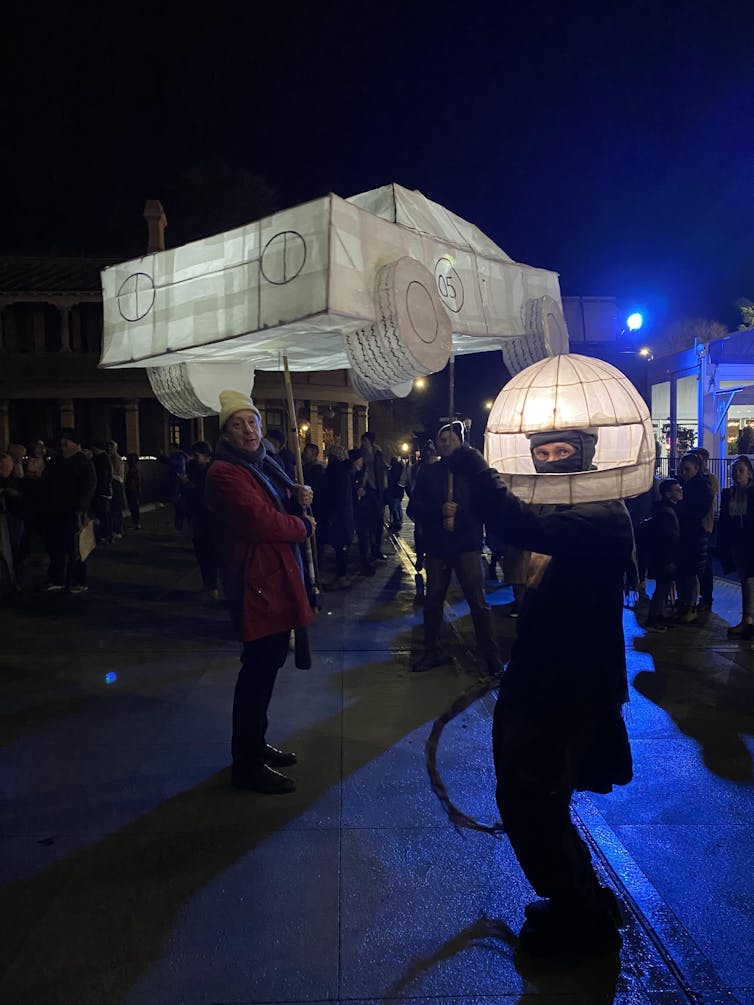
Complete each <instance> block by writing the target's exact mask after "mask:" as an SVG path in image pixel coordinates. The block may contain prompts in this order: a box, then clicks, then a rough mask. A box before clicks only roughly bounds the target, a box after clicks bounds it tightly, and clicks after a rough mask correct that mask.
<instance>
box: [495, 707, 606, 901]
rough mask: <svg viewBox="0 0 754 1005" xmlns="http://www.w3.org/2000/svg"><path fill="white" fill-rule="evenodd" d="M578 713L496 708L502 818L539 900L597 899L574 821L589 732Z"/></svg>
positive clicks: (595, 884)
mask: <svg viewBox="0 0 754 1005" xmlns="http://www.w3.org/2000/svg"><path fill="white" fill-rule="evenodd" d="M575 719H577V717H576V716H574V717H572V716H570V714H569V711H568V710H566V711H561V710H558V711H557V712H555V711H550V712H549V713H544V714H543V713H541V712H537V711H533V710H529V709H522V708H521V707H511V706H510V704H509V703H507V702H506V699H505V697H503V696H501V697H500V698H499V699H498V702H497V705H496V706H495V716H494V721H493V727H492V748H493V753H494V757H495V773H496V775H497V790H496V799H497V805H498V808H499V810H500V817H501V819H502V821H503V825H504V826H505V830H506V833H507V835H508V838H509V840H510V843H511V846H512V848H513V851H514V852H515V855H516V858H517V859H518V861H519V863H520V865H521V868H522V869H523V871H524V875H525V876H526V878H527V879H528V880H529V882H530V883H531V885H532V887H533V888H534V890H535V892H536V893H537V894H538V895H539V896H540V897H549V898H552V899H554V900H558V901H561V902H564V903H569V904H580V905H587V904H589V903H590V902H592V901H593V899H594V896H595V894H596V892H597V890H598V889H599V882H598V880H597V876H596V874H595V872H594V868H593V867H592V861H591V856H590V854H589V851H588V849H587V847H586V845H585V844H584V842H583V841H582V840H581V838H580V837H579V834H578V831H577V830H576V827H575V826H574V824H573V820H572V819H571V811H570V803H571V797H572V796H573V792H574V789H575V784H574V783H575V773H576V772H577V771H578V765H579V756H580V753H581V743H580V735H581V734H582V733H583V730H582V729H581V724H580V723H579V722H578V721H575Z"/></svg>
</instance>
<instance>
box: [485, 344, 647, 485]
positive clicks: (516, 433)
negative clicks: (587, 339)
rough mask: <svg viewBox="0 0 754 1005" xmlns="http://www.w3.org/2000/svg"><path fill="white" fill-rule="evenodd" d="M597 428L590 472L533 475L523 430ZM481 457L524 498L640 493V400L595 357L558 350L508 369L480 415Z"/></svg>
mask: <svg viewBox="0 0 754 1005" xmlns="http://www.w3.org/2000/svg"><path fill="white" fill-rule="evenodd" d="M549 429H582V430H589V431H590V432H594V433H596V434H597V448H596V451H595V455H594V464H595V466H596V468H597V470H596V471H580V472H577V473H572V474H556V475H539V474H537V473H536V471H535V469H534V463H533V461H532V458H531V451H530V449H529V448H530V443H529V440H528V438H527V436H526V434H527V433H536V432H544V431H546V430H549ZM484 451H485V456H486V458H487V461H488V463H489V464H490V465H491V466H492V467H494V468H496V469H497V470H498V471H499V472H500V473H501V474H502V475H503V477H504V478H505V481H506V483H507V484H508V486H509V487H510V488H511V489H512V490H513V491H514V492H515V493H516V495H517V496H518V497H519V498H521V499H523V500H524V501H525V502H531V503H559V504H568V505H572V504H575V503H582V502H598V501H603V500H607V499H625V498H629V497H631V496H636V495H640V494H641V493H642V492H646V490H647V489H648V488H649V487H650V486H651V484H652V475H653V473H654V465H655V439H654V431H653V429H652V422H651V419H650V416H649V411H648V409H647V406H646V404H645V402H644V400H643V399H642V397H641V395H640V394H639V392H638V391H637V390H636V388H635V387H634V386H633V384H632V383H631V382H630V380H629V379H628V378H627V377H626V376H625V375H624V374H622V373H621V372H620V370H616V368H615V367H614V366H611V365H610V364H609V363H605V362H604V361H603V360H599V359H592V358H590V357H587V356H577V355H575V354H563V355H560V356H551V357H549V358H547V359H543V360H540V361H539V362H538V363H535V364H534V365H533V366H529V367H527V368H526V369H525V370H522V371H521V373H519V374H516V376H515V377H513V378H512V379H511V380H510V381H509V382H508V383H507V384H506V385H505V387H504V388H503V389H502V391H501V392H500V394H499V395H498V396H497V400H496V401H495V404H494V405H493V406H492V409H491V411H490V415H489V419H488V420H487V431H486V432H485V436H484Z"/></svg>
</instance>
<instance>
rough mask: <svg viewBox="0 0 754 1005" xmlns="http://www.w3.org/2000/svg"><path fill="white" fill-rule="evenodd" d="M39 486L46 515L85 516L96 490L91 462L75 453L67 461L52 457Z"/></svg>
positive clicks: (61, 457) (95, 476)
mask: <svg viewBox="0 0 754 1005" xmlns="http://www.w3.org/2000/svg"><path fill="white" fill-rule="evenodd" d="M108 463H109V462H108ZM42 484H43V485H44V486H45V491H46V496H47V500H46V505H47V512H48V513H51V514H62V513H86V511H87V510H88V509H89V505H90V503H91V501H92V497H93V496H94V490H95V488H96V487H97V475H96V474H95V473H94V465H93V464H92V462H91V461H90V460H89V459H88V458H86V457H85V456H84V454H82V453H81V451H77V452H76V453H75V454H73V455H72V456H71V457H68V458H66V457H63V456H62V455H60V456H59V457H53V459H52V460H51V461H50V463H49V464H48V465H47V467H46V468H45V470H44V474H43V475H42Z"/></svg>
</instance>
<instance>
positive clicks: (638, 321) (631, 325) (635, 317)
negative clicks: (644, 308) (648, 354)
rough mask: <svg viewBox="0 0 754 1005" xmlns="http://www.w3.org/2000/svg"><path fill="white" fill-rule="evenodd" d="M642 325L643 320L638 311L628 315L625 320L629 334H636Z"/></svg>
mask: <svg viewBox="0 0 754 1005" xmlns="http://www.w3.org/2000/svg"><path fill="white" fill-rule="evenodd" d="M643 324H644V318H643V317H642V315H641V314H640V313H639V312H638V311H634V313H633V314H629V315H628V317H627V318H626V328H628V330H629V331H630V332H638V330H639V329H640V328H641V326H642V325H643Z"/></svg>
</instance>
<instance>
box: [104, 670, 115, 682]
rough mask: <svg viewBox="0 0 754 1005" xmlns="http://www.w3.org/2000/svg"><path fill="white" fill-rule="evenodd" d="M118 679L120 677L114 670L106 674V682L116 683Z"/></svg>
mask: <svg viewBox="0 0 754 1005" xmlns="http://www.w3.org/2000/svg"><path fill="white" fill-rule="evenodd" d="M117 679H118V675H117V673H113V672H112V670H111V671H110V673H106V674H105V684H114V683H115V681H116V680H117Z"/></svg>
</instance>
